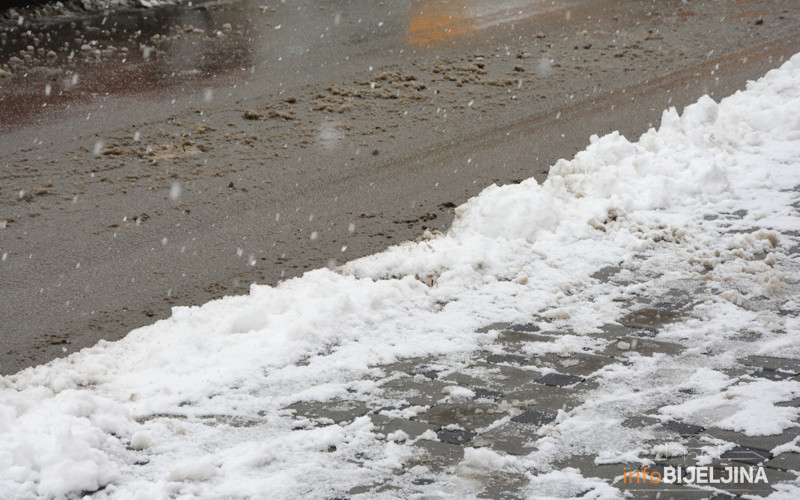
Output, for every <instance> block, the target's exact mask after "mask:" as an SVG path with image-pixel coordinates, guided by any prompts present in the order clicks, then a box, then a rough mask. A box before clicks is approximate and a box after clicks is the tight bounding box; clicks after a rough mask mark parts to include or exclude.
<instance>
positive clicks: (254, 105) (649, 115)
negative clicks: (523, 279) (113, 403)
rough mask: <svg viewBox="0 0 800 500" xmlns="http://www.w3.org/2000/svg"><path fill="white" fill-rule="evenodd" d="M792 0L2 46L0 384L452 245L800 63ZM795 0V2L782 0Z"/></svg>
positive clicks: (369, 12)
mask: <svg viewBox="0 0 800 500" xmlns="http://www.w3.org/2000/svg"><path fill="white" fill-rule="evenodd" d="M792 3H793V2H788V3H775V2H766V1H764V2H758V1H756V2H748V3H747V5H742V4H741V3H738V2H726V3H715V4H714V5H707V4H706V3H690V4H684V3H682V2H677V1H676V2H650V1H632V2H622V3H621V2H612V1H603V0H597V1H588V0H586V1H572V2H559V3H558V5H554V4H553V3H552V2H537V1H521V0H509V1H507V2H488V1H482V0H474V1H466V0H459V1H452V2H444V1H399V0H390V1H384V2H380V3H376V2H372V1H367V0H363V1H359V0H355V1H350V2H333V1H331V2H320V1H299V2H294V3H288V2H287V3H285V4H284V3H280V2H271V3H270V2H266V3H265V2H219V3H216V2H208V3H202V4H197V5H195V6H194V7H191V8H188V7H180V8H175V7H171V8H164V9H152V10H142V9H139V10H126V11H121V12H96V13H84V12H72V13H68V14H69V15H68V16H66V17H64V16H61V17H52V16H40V17H38V18H37V17H35V16H28V17H25V18H24V19H23V22H22V25H19V24H18V22H12V21H9V20H7V21H6V22H5V24H3V28H2V31H0V67H1V68H2V71H3V73H2V76H1V77H0V255H2V261H0V373H3V374H8V373H13V372H16V371H18V370H19V369H22V368H25V367H28V366H32V365H35V364H39V363H44V362H47V361H48V360H50V359H53V358H55V357H59V356H63V355H66V354H69V353H70V352H74V351H76V350H78V349H81V348H83V347H87V346H91V345H93V344H95V343H96V342H97V341H99V340H101V339H103V340H115V339H118V338H121V337H122V336H124V335H125V334H126V333H127V332H129V331H130V330H131V329H133V328H136V327H138V326H142V325H145V324H149V323H152V322H154V321H156V320H158V319H161V318H165V317H168V316H169V314H170V309H171V307H174V306H190V305H199V304H202V303H204V302H206V301H208V300H211V299H213V298H218V297H221V296H225V295H230V294H241V293H247V290H248V287H249V285H250V284H251V283H266V284H275V283H278V282H280V281H281V280H283V279H287V278H291V277H294V276H298V275H301V274H302V273H303V272H304V271H306V270H309V269H314V268H318V267H322V266H326V265H327V266H335V265H337V264H340V263H342V262H345V261H347V260H350V259H353V258H358V257H360V256H364V255H368V254H371V253H374V252H376V251H380V250H382V249H384V248H386V247H387V246H389V245H392V244H396V243H399V242H401V241H405V240H409V239H414V238H416V237H419V236H420V235H421V234H423V233H424V232H425V231H431V230H432V231H436V230H442V231H443V230H446V228H447V227H448V225H449V223H450V222H451V221H452V217H453V208H454V207H455V206H457V205H459V204H461V203H463V202H464V201H466V200H467V199H468V198H469V197H470V196H474V195H475V194H477V193H479V192H480V190H481V189H483V188H484V187H486V186H488V185H490V184H492V183H499V184H504V183H510V182H516V181H518V180H521V179H524V178H527V177H530V176H534V177H536V178H537V179H539V180H543V179H544V178H545V177H546V174H547V169H548V166H549V165H551V164H553V163H554V162H555V161H556V160H557V159H559V158H562V157H571V156H572V155H574V154H575V153H576V152H577V151H580V150H581V149H583V148H584V147H585V146H586V144H588V140H589V137H590V135H591V134H594V133H598V134H602V133H608V132H611V131H613V130H620V131H621V132H622V133H623V134H624V135H626V136H627V137H629V138H631V139H634V138H636V137H637V136H638V135H639V134H641V133H642V132H644V131H645V130H647V128H649V127H650V126H656V125H657V124H658V120H659V118H660V115H661V110H663V109H665V108H666V107H668V106H678V107H679V108H680V107H682V106H685V105H686V104H689V103H691V102H693V101H694V100H696V99H697V98H698V97H700V96H701V95H703V94H711V95H712V96H713V97H714V98H716V99H719V98H721V97H723V96H725V95H728V94H730V93H732V92H734V91H735V90H736V89H739V88H742V87H743V86H744V85H745V83H746V81H747V80H748V79H754V78H757V77H759V76H761V75H762V74H763V73H764V72H766V71H767V70H769V69H770V68H773V67H776V66H777V65H779V64H780V62H781V61H782V60H785V59H786V58H788V57H789V56H791V55H792V54H794V53H795V52H798V50H800V35H798V32H797V30H796V26H798V25H800V24H798V19H797V17H800V16H798V14H797V12H798V9H792V8H791V7H792V5H791V4H792ZM795 6H796V5H795Z"/></svg>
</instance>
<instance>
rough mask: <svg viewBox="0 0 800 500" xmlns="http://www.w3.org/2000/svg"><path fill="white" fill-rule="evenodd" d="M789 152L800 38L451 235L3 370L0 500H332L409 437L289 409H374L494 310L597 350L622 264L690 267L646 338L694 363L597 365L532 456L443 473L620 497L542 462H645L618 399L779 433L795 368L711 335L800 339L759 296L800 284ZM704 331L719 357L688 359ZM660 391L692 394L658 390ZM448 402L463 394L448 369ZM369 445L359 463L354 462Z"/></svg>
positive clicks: (798, 100) (569, 348)
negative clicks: (738, 370) (745, 357)
mask: <svg viewBox="0 0 800 500" xmlns="http://www.w3.org/2000/svg"><path fill="white" fill-rule="evenodd" d="M798 158H800V55H798V56H795V57H794V58H792V60H791V61H789V62H787V63H785V64H784V65H783V66H782V67H781V68H780V69H779V70H774V71H772V72H770V73H769V74H768V75H766V76H765V77H764V78H762V79H761V80H759V81H758V82H755V83H751V84H750V85H749V86H748V89H747V90H746V91H745V92H740V93H737V94H736V95H734V96H732V97H730V98H728V99H726V100H724V101H723V102H722V103H721V104H717V103H715V102H714V101H712V100H711V99H709V98H703V99H701V100H700V101H699V102H698V103H697V104H695V105H693V106H691V107H689V108H687V109H686V111H685V113H684V115H683V116H678V114H677V113H676V112H675V110H669V111H666V112H665V113H664V116H663V119H662V126H661V128H660V129H659V130H658V131H655V130H651V131H649V132H648V133H646V134H645V135H643V136H642V138H641V139H640V140H639V141H638V142H637V143H631V142H629V141H627V140H626V139H625V138H623V137H621V136H619V135H618V134H611V135H608V136H605V137H603V138H598V137H592V140H591V145H590V146H589V147H588V148H587V149H586V150H585V151H584V152H582V153H579V154H578V155H577V156H576V157H575V158H574V159H573V160H571V161H565V160H562V161H559V162H558V163H557V164H556V165H555V166H554V167H553V169H552V170H551V174H550V177H549V178H548V180H547V181H546V182H545V183H544V184H543V185H541V186H540V185H538V184H537V183H536V182H535V181H534V180H528V181H526V182H523V183H521V184H518V185H513V186H505V187H502V188H498V187H491V188H488V189H487V190H486V191H484V192H483V193H482V194H481V195H480V196H478V197H476V198H474V199H472V200H470V201H469V202H467V203H466V204H465V205H463V206H462V207H459V209H458V211H457V215H458V217H457V219H456V221H455V222H454V224H453V227H452V229H451V230H450V231H449V232H448V233H447V234H446V235H440V236H432V235H430V236H429V237H426V238H424V239H422V240H421V241H419V242H414V243H405V244H402V245H399V246H397V247H394V248H392V249H389V250H388V251H386V252H384V253H381V254H378V255H374V256H371V257H367V258H364V259H360V260H358V261H354V262H352V263H349V264H347V265H345V266H343V267H342V268H340V269H339V270H337V272H333V271H329V270H325V269H323V270H317V271H313V272H309V273H307V274H306V275H305V276H303V277H302V278H299V279H294V280H290V281H287V282H284V283H282V284H280V285H279V286H277V287H265V286H254V287H252V289H251V292H250V295H249V296H244V297H229V298H225V299H222V300H218V301H214V302H211V303H208V304H205V305H204V306H202V307H192V308H176V309H175V310H174V312H173V316H172V317H171V318H170V319H168V320H164V321H160V322H158V323H156V324H154V325H152V326H149V327H145V328H141V329H138V330H135V331H133V332H131V333H130V334H129V335H128V337H126V338H125V339H124V340H122V341H119V342H115V343H105V342H101V343H100V344H99V345H97V346H96V347H94V348H91V349H85V350H83V351H81V352H80V353H77V354H74V355H72V356H70V357H69V358H66V359H64V360H57V361H54V362H52V363H50V364H48V365H46V366H40V367H36V368H33V369H28V370H25V371H23V372H20V373H18V374H16V375H13V376H9V377H5V378H2V379H0V497H4V498H5V497H9V498H36V497H44V498H53V497H55V498H59V497H63V496H64V495H68V494H80V493H81V492H92V491H96V490H98V489H100V488H102V489H100V491H98V492H97V493H95V495H94V497H95V498H103V497H114V498H167V497H173V496H181V497H185V498H189V497H193V496H197V497H215V498H221V497H259V496H263V495H265V494H267V493H265V492H268V494H269V496H270V497H271V498H290V497H306V496H308V497H326V496H330V497H333V496H337V494H343V492H347V491H348V490H349V489H350V488H353V487H355V486H358V485H363V484H373V483H374V481H376V480H378V481H380V478H386V477H390V476H391V475H392V474H394V473H395V471H396V470H397V469H398V468H400V467H402V466H403V464H404V463H406V462H407V460H408V459H409V457H410V456H412V455H413V454H414V453H415V449H414V442H413V440H407V439H405V436H403V435H401V434H395V435H393V438H392V439H378V438H376V437H375V434H374V433H373V429H374V427H373V424H372V422H371V420H370V419H369V418H368V417H367V416H361V417H356V418H354V419H352V420H350V421H348V422H343V423H341V424H339V425H330V426H325V427H317V426H314V425H313V424H312V423H311V422H308V421H303V420H302V419H295V418H294V417H293V415H292V414H291V412H289V411H287V410H285V408H286V407H287V406H288V405H291V404H293V403H296V402H298V401H328V400H332V399H335V398H353V397H357V398H360V400H361V401H363V402H364V403H365V404H366V405H367V406H370V405H372V404H376V405H377V404H380V401H381V399H380V398H381V391H380V388H379V387H378V386H377V384H376V383H375V381H374V377H375V376H376V374H377V372H378V370H376V368H374V367H375V366H377V365H380V364H386V363H390V362H393V361H395V360H398V359H401V358H405V357H411V356H422V355H427V354H430V355H439V356H444V357H446V358H450V359H458V358H459V357H462V356H466V355H468V354H469V353H470V352H472V351H473V350H475V349H476V348H478V347H479V346H480V345H481V344H482V342H484V341H485V334H479V333H477V332H476V330H477V329H478V328H480V327H483V326H486V325H489V324H492V323H495V322H523V323H524V322H530V321H532V320H534V319H536V320H542V321H548V322H551V324H552V325H556V326H564V327H568V328H569V329H570V330H571V331H573V332H576V333H580V334H581V335H564V336H563V337H561V338H560V339H559V340H558V341H557V342H554V343H553V344H551V345H550V346H549V347H551V348H553V349H556V350H559V352H560V353H562V354H569V353H572V352H580V351H581V350H583V349H584V348H587V347H591V346H592V345H594V344H593V340H592V337H591V335H588V336H584V335H585V334H591V333H593V332H598V331H599V328H600V327H601V326H602V325H605V324H609V323H613V322H614V321H615V320H617V319H618V318H619V316H620V315H621V314H622V312H623V311H622V305H620V304H621V303H620V302H619V301H615V300H614V299H615V298H619V297H620V296H625V295H629V294H631V293H636V292H637V290H636V289H635V287H634V286H633V285H631V287H629V288H625V287H623V286H621V285H615V284H613V283H606V282H600V281H598V280H596V279H594V278H592V277H591V275H592V274H593V273H594V272H596V271H598V270H599V269H601V268H604V267H607V266H617V265H619V264H620V263H625V266H627V267H625V268H624V269H623V270H622V271H621V274H622V275H627V276H634V275H652V276H653V280H652V281H651V282H650V283H649V284H648V286H650V287H656V288H657V287H659V286H661V287H664V289H667V288H669V286H671V284H674V283H675V282H676V280H680V279H682V278H685V277H687V276H688V277H694V278H698V277H700V278H701V279H703V280H705V281H707V282H708V283H709V285H708V286H709V287H711V288H712V289H713V290H715V291H718V292H719V293H717V294H716V295H715V296H714V297H712V298H709V299H708V300H706V301H704V302H703V303H702V304H699V305H698V306H697V307H695V309H694V310H693V312H692V315H691V317H688V318H686V319H685V321H681V322H676V323H674V324H672V325H670V326H669V327H668V328H665V329H664V331H662V332H660V333H659V336H660V339H663V340H677V339H680V340H681V342H682V343H683V344H684V345H686V346H687V349H688V350H689V351H691V352H690V357H688V358H684V359H682V360H680V361H675V360H669V359H667V358H665V357H663V356H653V357H650V358H645V357H640V358H636V359H635V360H634V362H633V363H632V364H631V365H623V364H619V363H617V364H613V365H610V366H607V367H606V368H604V369H603V370H601V371H600V372H599V373H598V374H597V379H598V381H599V382H601V389H599V390H598V391H597V392H596V393H595V396H594V397H592V398H590V399H587V401H586V403H585V404H583V405H581V406H580V407H579V408H576V409H575V410H573V411H571V412H569V413H567V412H561V413H560V414H559V418H558V419H557V420H556V421H555V422H553V423H551V424H548V426H547V429H548V430H547V432H546V433H547V435H546V437H543V438H542V439H541V440H540V441H539V445H538V450H537V451H536V452H535V453H533V454H531V455H530V456H528V457H511V456H505V455H502V454H499V453H496V452H493V451H490V450H474V449H471V448H468V449H467V451H466V453H465V458H464V461H463V462H462V464H461V465H459V467H458V468H456V474H457V475H458V474H459V473H463V474H465V475H469V476H472V475H481V474H484V473H485V474H490V473H491V471H493V470H514V471H527V473H528V474H529V478H530V484H529V487H530V488H531V492H532V494H535V492H536V491H538V492H540V493H541V492H546V494H550V495H554V496H565V495H566V496H569V495H574V494H577V493H579V492H580V491H585V490H586V487H589V488H595V491H596V492H599V494H601V495H603V496H607V495H611V494H614V492H615V491H616V490H615V488H613V487H612V486H610V485H606V484H605V483H602V482H601V481H599V480H596V479H595V480H592V479H584V478H582V476H581V475H580V472H578V471H576V469H564V470H561V471H555V470H550V467H551V463H552V461H553V460H556V459H559V458H564V457H566V456H568V455H569V453H568V451H569V450H574V449H576V447H580V449H581V450H582V451H583V452H586V453H596V454H597V455H598V456H599V457H600V459H601V460H605V461H607V462H608V463H615V462H618V461H620V460H630V461H634V462H635V461H640V462H641V461H643V460H644V459H643V454H645V453H647V452H648V451H647V450H642V449H637V444H636V443H637V439H638V437H640V436H638V435H636V433H635V431H633V430H631V429H624V428H621V427H620V426H619V423H620V420H621V417H620V416H619V413H618V412H619V408H620V407H621V406H624V407H625V408H626V409H628V410H630V411H634V412H635V411H647V410H650V409H652V408H654V407H658V406H659V405H660V406H663V408H662V413H663V414H664V415H670V416H673V417H677V418H682V417H685V416H698V418H700V417H703V416H705V417H707V418H709V419H714V421H718V422H721V425H723V426H727V428H731V429H734V430H740V431H743V432H746V433H748V434H750V435H763V434H768V433H771V432H774V431H776V430H777V431H780V430H782V429H785V428H786V427H788V426H791V425H794V424H793V423H792V422H793V420H796V419H797V416H798V415H797V409H796V408H782V409H781V411H780V412H777V411H774V410H775V409H776V407H775V406H774V404H775V403H777V402H780V401H785V400H787V399H790V398H792V397H797V396H798V395H800V384H798V383H797V382H789V381H784V382H772V381H770V382H769V384H772V385H768V384H766V383H764V382H758V381H756V382H747V381H745V383H744V384H741V385H738V386H736V387H732V388H731V387H729V386H730V385H731V384H732V383H733V381H732V380H730V379H728V378H727V377H726V376H723V375H722V374H721V373H720V372H719V371H716V369H715V367H717V366H724V364H725V363H728V364H729V365H730V363H732V362H733V357H734V356H735V355H738V354H741V353H733V352H731V353H725V352H724V346H730V345H731V342H732V340H731V339H730V337H731V336H732V335H734V334H735V333H736V332H741V331H743V329H747V330H749V331H756V332H759V333H760V334H761V335H763V338H764V342H763V344H761V349H762V351H763V352H760V354H770V353H771V354H775V353H779V352H780V350H781V349H783V348H784V346H787V345H789V346H797V345H798V340H800V339H798V332H800V324H798V323H799V321H798V319H797V317H796V316H795V317H791V316H790V317H786V318H782V319H776V318H773V317H771V316H769V315H767V316H769V317H767V316H765V315H764V314H761V313H759V312H758V311H755V310H753V308H752V307H749V305H751V304H750V303H751V301H753V300H754V299H756V298H758V299H759V300H767V301H773V302H775V303H776V304H792V303H794V304H796V301H797V300H798V299H797V297H789V296H787V294H791V291H792V286H793V285H795V284H796V281H795V280H796V277H795V276H792V275H791V274H790V273H789V272H785V271H784V270H785V269H789V268H792V266H794V268H795V269H796V267H797V266H796V262H794V261H792V259H791V258H790V257H789V256H788V255H787V254H786V251H787V248H789V247H791V246H792V245H796V244H797V239H796V236H795V237H794V238H795V239H794V240H793V241H788V240H787V236H785V235H783V236H781V235H780V234H779V233H780V232H781V231H785V232H788V231H793V230H796V229H797V227H798V220H799V219H798V212H797V210H795V209H794V208H793V207H792V204H793V203H796V200H797V197H798V195H797V192H796V191H794V190H793V189H794V188H795V187H796V186H798V185H800V168H798ZM738 211H743V212H741V213H743V214H744V215H741V216H737V217H731V216H730V215H731V214H734V213H737V212H738ZM732 231H733V232H732ZM756 255H766V257H765V258H763V259H762V260H758V259H755V258H754V256H756ZM634 257H637V258H634ZM638 291H639V292H641V289H639V290H638ZM793 301H794V302H793ZM781 322H782V323H781ZM776 325H777V326H776ZM709 349H711V350H713V349H717V350H718V351H719V352H721V354H720V355H719V356H715V357H713V358H708V357H704V356H701V355H700V354H699V353H700V352H701V351H702V352H704V351H707V350H709ZM692 353H694V354H692ZM692 355H693V356H695V357H694V358H692V357H691V356H692ZM707 365H709V366H707ZM687 369H688V370H690V373H691V374H693V375H691V376H688V375H687ZM654 381H658V384H661V385H660V386H659V385H658V384H656V383H655V382H654ZM664 387H670V388H687V389H692V391H694V393H696V394H697V397H696V398H694V399H692V400H690V401H689V402H687V403H685V404H673V405H671V406H664V403H665V401H664V400H663V398H664V397H665V396H664V394H665V391H664ZM632 389H635V391H634V390H632ZM721 391H727V394H728V396H730V397H727V396H726V395H725V394H723V393H721ZM354 394H355V395H356V396H353V395H354ZM449 397H451V398H458V397H469V394H468V391H467V390H465V389H464V388H458V387H455V388H453V389H452V390H450V396H449ZM398 411H399V410H398ZM403 411H405V412H406V413H408V415H406V416H410V415H411V414H413V412H414V411H417V410H415V409H414V407H412V408H408V409H406V410H403ZM626 432H627V434H626ZM664 449H666V448H664V447H663V446H662V447H660V448H657V449H654V450H653V452H654V453H663V452H664ZM359 455H361V456H363V455H369V456H370V457H372V460H370V461H368V462H363V463H358V462H357V461H356V460H355V459H354V457H356V456H359ZM482 471H483V472H482ZM580 481H583V484H582V486H581V487H577V486H570V485H569V484H568V483H573V484H576V483H577V482H580ZM437 484H438V483H437ZM431 488H432V489H431V493H435V491H434V489H435V485H434V486H432V487H431ZM454 491H456V490H452V491H439V493H442V494H445V495H447V494H454ZM395 493H396V492H395ZM462 493H463V492H462ZM462 493H459V495H461V494H462ZM464 494H466V493H464Z"/></svg>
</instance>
